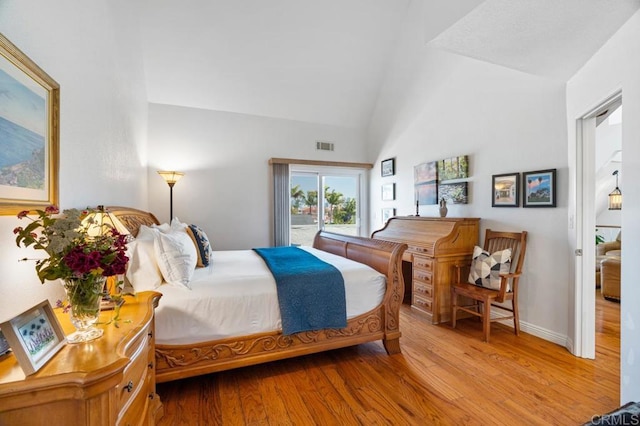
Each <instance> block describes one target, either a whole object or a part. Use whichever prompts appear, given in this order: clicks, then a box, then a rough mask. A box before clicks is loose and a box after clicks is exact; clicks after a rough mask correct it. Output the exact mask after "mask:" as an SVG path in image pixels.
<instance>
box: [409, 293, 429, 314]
mask: <svg viewBox="0 0 640 426" xmlns="http://www.w3.org/2000/svg"><path fill="white" fill-rule="evenodd" d="M413 306H415V307H416V308H418V309H421V310H423V311H426V312H429V313H431V312H433V307H432V300H431V299H426V298H423V297H420V296H418V295H416V294H414V295H413Z"/></svg>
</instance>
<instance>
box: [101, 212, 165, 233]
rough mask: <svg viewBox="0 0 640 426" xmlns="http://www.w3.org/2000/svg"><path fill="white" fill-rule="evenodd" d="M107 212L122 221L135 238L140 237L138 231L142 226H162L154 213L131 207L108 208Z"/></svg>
mask: <svg viewBox="0 0 640 426" xmlns="http://www.w3.org/2000/svg"><path fill="white" fill-rule="evenodd" d="M106 210H107V211H108V212H109V213H111V214H112V215H114V216H116V217H117V218H118V219H120V222H122V224H123V225H124V226H126V227H127V229H128V230H129V232H131V235H133V236H134V237H135V236H137V235H138V230H139V229H140V226H141V225H146V226H151V225H159V224H160V222H158V219H156V217H155V216H154V215H153V213H149V212H145V211H143V210H138V209H133V208H131V207H107V208H106Z"/></svg>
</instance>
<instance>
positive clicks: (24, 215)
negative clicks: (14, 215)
mask: <svg viewBox="0 0 640 426" xmlns="http://www.w3.org/2000/svg"><path fill="white" fill-rule="evenodd" d="M28 214H29V210H22V211H21V212H20V213H18V219H22V218H23V217H27V215H28Z"/></svg>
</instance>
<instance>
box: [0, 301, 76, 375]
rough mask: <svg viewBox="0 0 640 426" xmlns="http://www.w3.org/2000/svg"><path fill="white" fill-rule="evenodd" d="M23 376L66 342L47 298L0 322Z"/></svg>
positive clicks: (47, 359) (42, 362) (41, 363)
mask: <svg viewBox="0 0 640 426" xmlns="http://www.w3.org/2000/svg"><path fill="white" fill-rule="evenodd" d="M0 328H2V333H3V334H4V336H5V338H6V339H7V342H9V346H11V349H12V350H13V353H14V355H15V356H16V358H17V359H18V363H19V364H20V368H22V371H24V374H25V375H27V376H28V375H30V374H33V373H35V372H36V371H38V370H39V369H40V367H42V366H43V365H45V364H46V363H47V361H49V360H50V359H51V357H53V356H54V355H55V354H56V353H57V352H58V351H59V350H60V349H62V347H63V346H64V345H65V343H66V338H65V335H64V332H63V331H62V328H61V327H60V323H59V322H58V318H56V315H55V314H54V313H53V309H52V308H51V304H50V303H49V301H48V300H45V301H42V302H40V303H38V304H37V305H36V306H34V307H33V308H31V309H29V310H27V311H26V312H23V313H21V314H20V315H18V316H17V317H15V318H13V319H10V320H9V321H6V322H3V323H2V324H0Z"/></svg>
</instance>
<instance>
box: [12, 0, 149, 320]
mask: <svg viewBox="0 0 640 426" xmlns="http://www.w3.org/2000/svg"><path fill="white" fill-rule="evenodd" d="M128 3H129V2H127V1H125V0H117V1H112V0H109V1H107V0H99V1H92V2H83V1H77V0H61V1H56V2H50V1H45V0H30V1H10V2H9V1H5V2H0V30H1V31H2V33H3V34H4V35H5V36H6V37H7V38H8V39H9V40H11V42H12V43H13V44H15V45H16V46H17V47H18V48H19V49H20V50H22V51H23V52H24V53H25V54H26V55H27V56H29V57H30V58H31V59H32V60H33V61H34V62H35V63H36V64H38V65H39V66H40V67H41V68H42V69H44V70H45V71H46V72H47V73H48V74H49V75H50V76H51V77H53V78H54V79H55V80H56V81H57V82H58V83H59V84H60V97H61V104H60V178H59V180H60V207H61V208H62V209H66V208H72V207H79V208H84V207H87V206H95V205H98V204H105V205H118V204H120V205H127V206H138V207H141V208H145V207H146V176H147V175H146V158H145V157H146V152H145V151H146V127H147V126H146V114H147V112H146V109H147V103H146V95H145V88H144V85H143V83H142V81H143V80H142V78H143V69H142V65H141V63H140V61H139V59H138V58H139V57H140V55H139V54H138V51H137V43H136V34H135V33H133V32H132V30H131V28H132V27H131V26H130V25H126V20H127V19H129V18H130V17H131V16H133V15H134V13H132V10H131V8H132V7H134V6H132V5H130V4H128ZM21 224H24V222H22V221H18V220H17V219H16V218H14V217H12V216H4V217H0V270H1V271H2V277H1V278H0V318H1V319H4V318H7V317H12V316H14V315H16V314H18V313H20V312H22V311H24V310H25V309H28V308H29V307H31V306H33V305H34V304H36V303H37V302H39V301H41V300H43V299H44V298H49V299H50V300H51V301H55V299H56V298H59V297H61V296H62V295H63V292H62V290H61V288H62V286H60V285H58V284H57V283H51V282H48V283H45V284H44V286H43V285H41V284H40V281H39V280H38V278H37V276H36V274H35V270H34V266H35V265H34V263H33V262H21V263H18V261H17V260H18V259H19V258H22V257H25V256H27V255H30V256H31V257H38V256H41V254H40V253H33V252H28V251H27V250H25V249H18V248H17V247H16V245H15V242H14V236H13V233H12V230H13V228H14V227H16V226H19V225H21Z"/></svg>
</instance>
